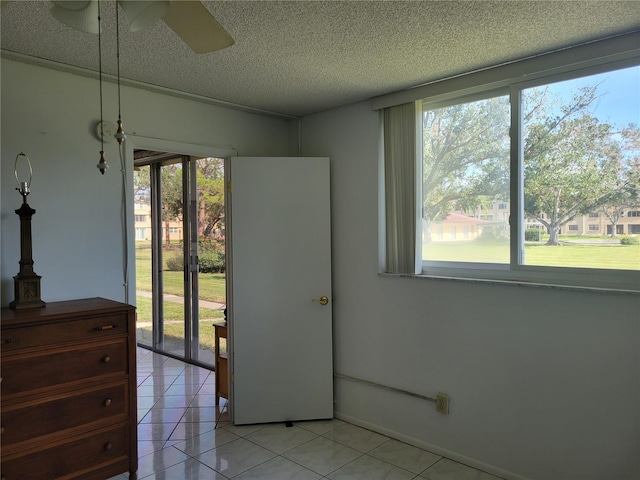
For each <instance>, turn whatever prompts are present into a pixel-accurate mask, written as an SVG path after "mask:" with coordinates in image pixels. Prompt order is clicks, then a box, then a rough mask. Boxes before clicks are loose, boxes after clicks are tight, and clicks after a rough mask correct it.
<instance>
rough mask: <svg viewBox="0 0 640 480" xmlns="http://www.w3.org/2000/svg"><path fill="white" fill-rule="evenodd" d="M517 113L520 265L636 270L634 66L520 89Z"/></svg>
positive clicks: (637, 103) (638, 89) (637, 70)
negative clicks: (521, 185)
mask: <svg viewBox="0 0 640 480" xmlns="http://www.w3.org/2000/svg"><path fill="white" fill-rule="evenodd" d="M522 118H523V137H524V145H523V149H524V158H523V162H524V168H523V170H524V226H525V235H524V239H525V241H524V246H521V247H523V248H524V255H523V258H524V264H525V265H544V266H562V267H589V268H611V269H623V270H638V269H640V245H633V243H634V239H633V238H634V237H631V239H629V238H626V239H625V237H627V236H629V235H631V236H634V235H636V228H635V226H634V225H635V224H638V223H640V222H638V221H637V219H636V218H633V217H629V216H628V212H629V211H635V210H637V209H638V208H639V206H640V201H639V196H638V195H639V191H638V188H639V186H640V183H639V181H638V180H639V178H640V166H639V165H640V131H639V130H638V121H639V119H640V67H632V68H626V69H623V70H617V71H613V72H607V73H602V74H598V75H592V76H588V77H582V78H578V79H574V80H569V81H564V82H558V83H553V84H549V85H544V86H540V87H536V88H530V89H526V90H523V95H522ZM593 218H599V219H600V223H598V224H594V223H593ZM621 240H622V241H621ZM627 243H631V244H629V245H627Z"/></svg>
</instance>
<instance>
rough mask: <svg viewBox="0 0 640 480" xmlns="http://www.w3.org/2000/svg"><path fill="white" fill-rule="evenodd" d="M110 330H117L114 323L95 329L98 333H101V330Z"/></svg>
mask: <svg viewBox="0 0 640 480" xmlns="http://www.w3.org/2000/svg"><path fill="white" fill-rule="evenodd" d="M112 328H118V325H116V324H115V323H111V324H109V325H102V326H100V327H96V330H97V331H98V332H101V331H103V330H111V329H112Z"/></svg>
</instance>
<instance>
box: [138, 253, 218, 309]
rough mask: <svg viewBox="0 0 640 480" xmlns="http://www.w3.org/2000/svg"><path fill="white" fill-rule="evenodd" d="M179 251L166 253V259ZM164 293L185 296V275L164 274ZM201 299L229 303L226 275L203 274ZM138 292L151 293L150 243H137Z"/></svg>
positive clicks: (200, 286) (179, 273)
mask: <svg viewBox="0 0 640 480" xmlns="http://www.w3.org/2000/svg"><path fill="white" fill-rule="evenodd" d="M177 253H179V251H173V250H171V251H168V252H165V254H164V257H165V260H166V258H169V257H171V256H173V255H176V254H177ZM163 280H164V285H163V286H164V292H165V293H170V294H172V295H179V296H182V295H184V275H183V273H182V272H170V271H168V270H166V265H165V269H164V274H163ZM198 283H199V285H198V287H199V298H200V299H201V300H210V301H212V302H219V303H226V302H227V286H226V283H225V275H224V273H201V274H200V275H199V282H198ZM136 290H146V291H148V292H150V291H151V245H150V242H136Z"/></svg>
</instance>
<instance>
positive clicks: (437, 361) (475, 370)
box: [302, 103, 640, 480]
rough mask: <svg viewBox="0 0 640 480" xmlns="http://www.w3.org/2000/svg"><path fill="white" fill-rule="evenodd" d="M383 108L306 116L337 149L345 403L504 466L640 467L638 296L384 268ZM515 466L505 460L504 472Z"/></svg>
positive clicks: (602, 471)
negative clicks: (444, 402)
mask: <svg viewBox="0 0 640 480" xmlns="http://www.w3.org/2000/svg"><path fill="white" fill-rule="evenodd" d="M378 132H379V119H378V114H377V112H373V111H371V109H370V107H369V105H368V103H363V104H358V105H354V106H349V107H345V108H341V109H338V110H335V111H330V112H325V113H321V114H317V115H314V116H311V117H307V118H305V119H304V120H303V122H302V146H303V149H302V154H303V155H317V156H328V157H330V158H331V169H332V173H331V178H332V180H331V182H332V185H331V187H332V215H333V220H332V226H333V256H334V257H333V285H334V292H333V294H334V332H335V333H334V342H335V344H334V345H335V346H334V348H335V353H334V356H335V370H336V372H338V373H342V374H346V375H350V376H354V377H360V378H363V379H366V380H370V381H373V382H377V383H380V384H384V385H389V386H393V387H398V388H402V389H406V390H410V391H414V392H417V393H422V394H426V395H434V394H435V393H436V392H439V391H440V392H445V393H448V394H449V395H450V396H451V413H450V415H449V416H444V415H441V414H438V413H436V411H435V406H434V404H433V403H430V402H427V401H424V400H420V399H415V398H413V397H409V396H406V395H402V394H396V393H392V392H389V391H385V390H380V389H377V388H375V387H370V386H367V385H363V384H358V383H354V382H351V381H347V380H342V379H338V380H336V412H337V415H339V416H342V417H343V418H347V419H349V420H352V421H355V422H357V423H359V424H361V425H365V426H369V427H371V428H374V429H377V430H379V431H382V432H385V433H388V434H391V435H395V436H396V437H399V438H401V439H404V440H407V441H410V442H413V443H415V444H418V445H421V446H426V447H429V448H432V449H434V450H436V451H437V452H443V453H448V454H450V455H452V456H453V457H455V458H458V459H461V460H463V461H467V462H470V463H472V464H474V465H476V466H482V465H483V464H484V465H485V466H486V465H489V466H490V467H487V468H492V467H493V468H492V471H493V472H495V473H502V474H505V475H508V476H509V477H510V478H531V479H539V480H570V479H575V480H578V479H580V480H587V479H593V480H595V479H597V480H622V479H629V480H631V479H638V478H640V441H639V432H640V353H639V352H640V328H639V323H640V299H639V297H638V296H631V295H624V294H608V293H591V292H586V291H569V290H554V289H547V288H534V287H522V286H511V285H486V284H480V283H466V282H459V281H447V280H440V281H438V280H425V279H411V278H389V277H383V276H379V275H378V254H379V250H378V227H379V225H378V200H379V191H378V183H379V175H378V171H379V170H378V169H379V163H378V143H379V135H378ZM508 472H511V473H510V474H509V473H508Z"/></svg>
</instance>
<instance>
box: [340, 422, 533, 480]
mask: <svg viewBox="0 0 640 480" xmlns="http://www.w3.org/2000/svg"><path fill="white" fill-rule="evenodd" d="M334 417H335V418H338V419H340V420H344V421H345V422H349V423H352V424H353V425H358V426H360V427H362V428H366V429H367V430H371V431H373V432H377V433H380V434H382V435H386V436H387V437H390V438H394V439H396V440H400V441H401V442H404V443H408V444H409V445H413V446H415V447H418V448H422V449H423V450H428V451H429V452H431V453H435V454H436V455H440V456H442V457H446V458H448V459H450V460H453V461H455V462H458V463H462V464H464V465H468V466H470V467H473V468H477V469H478V470H482V471H483V472H487V473H490V474H491V475H495V476H496V477H500V478H503V479H505V480H531V479H530V478H528V477H523V476H522V475H518V474H516V473H513V472H509V471H507V470H503V469H502V468H498V467H495V466H493V465H489V464H487V463H483V462H480V461H478V460H476V459H473V458H469V457H465V456H464V455H460V454H459V453H456V452H452V451H450V450H447V449H444V448H442V447H439V446H437V445H433V444H431V443H427V442H424V441H422V440H418V439H417V438H413V437H410V436H408V435H404V434H402V433H399V432H396V431H394V430H390V429H388V428H385V427H381V426H380V425H375V424H373V423H369V422H365V421H362V420H360V419H359V418H356V417H352V416H350V415H345V414H343V413H340V412H337V411H336V412H334Z"/></svg>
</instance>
